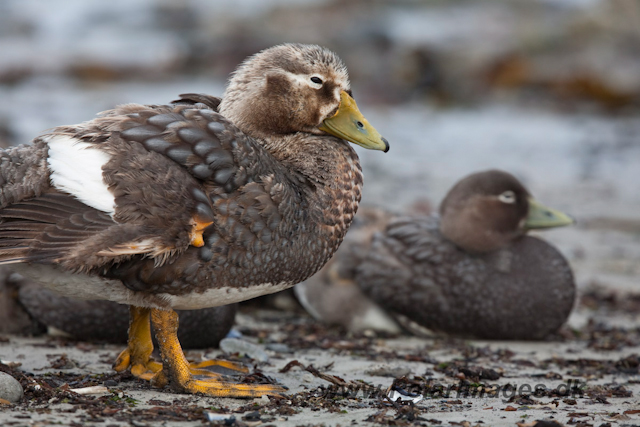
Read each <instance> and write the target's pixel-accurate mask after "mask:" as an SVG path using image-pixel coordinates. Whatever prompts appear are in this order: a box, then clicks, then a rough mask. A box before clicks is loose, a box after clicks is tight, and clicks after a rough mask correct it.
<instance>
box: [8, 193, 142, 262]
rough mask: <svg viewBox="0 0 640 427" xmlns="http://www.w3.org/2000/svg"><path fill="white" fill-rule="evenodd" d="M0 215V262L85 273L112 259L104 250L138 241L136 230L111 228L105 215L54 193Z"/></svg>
mask: <svg viewBox="0 0 640 427" xmlns="http://www.w3.org/2000/svg"><path fill="white" fill-rule="evenodd" d="M0 216H1V217H2V222H1V223H0V264H11V263H16V262H34V263H42V264H61V265H64V266H66V267H68V268H69V269H72V270H87V269H89V267H95V266H96V265H97V264H98V263H104V262H108V261H109V258H110V259H111V260H117V256H114V254H108V255H107V254H106V253H105V252H109V251H110V250H113V251H117V250H118V248H119V247H120V246H121V245H123V244H126V243H128V242H135V241H141V236H140V230H137V229H136V227H132V226H128V225H126V224H117V223H116V222H114V220H113V219H112V218H111V217H110V216H109V215H108V214H106V213H104V212H101V211H99V210H97V209H94V208H92V207H90V206H87V205H85V204H83V203H81V202H80V201H78V200H77V199H75V198H74V197H73V196H71V195H68V194H63V193H60V192H57V191H50V192H48V193H45V194H43V195H41V196H40V197H36V198H32V199H29V200H26V201H23V202H20V203H16V204H13V205H11V206H9V207H7V208H5V209H2V210H1V211H0ZM141 249H142V248H141Z"/></svg>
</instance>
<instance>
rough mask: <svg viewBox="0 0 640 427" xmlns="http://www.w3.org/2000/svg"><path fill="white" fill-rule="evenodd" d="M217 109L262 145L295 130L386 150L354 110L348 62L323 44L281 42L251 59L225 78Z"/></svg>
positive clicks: (279, 139)
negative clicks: (346, 63) (227, 82)
mask: <svg viewBox="0 0 640 427" xmlns="http://www.w3.org/2000/svg"><path fill="white" fill-rule="evenodd" d="M220 113H222V114H223V115H224V116H225V117H227V118H228V119H229V120H231V121H232V122H233V123H234V124H235V125H236V126H238V127H239V128H240V130H242V131H243V132H244V133H246V134H248V135H250V136H252V137H254V138H256V139H258V140H259V141H260V142H262V143H263V144H266V145H277V144H280V143H282V137H283V136H284V135H290V134H295V133H297V132H303V133H307V134H312V135H326V134H327V133H328V134H331V135H333V136H336V137H338V138H341V139H345V140H347V141H350V142H353V143H355V144H358V145H361V146H363V147H365V148H369V149H376V150H382V151H385V152H386V151H388V150H389V143H388V142H387V141H386V140H385V139H384V138H382V136H380V134H379V133H378V131H376V130H375V128H374V127H373V126H371V125H370V124H369V122H368V121H367V120H366V119H365V118H364V117H363V116H362V114H361V113H360V111H359V110H358V107H357V105H356V103H355V101H354V100H353V97H352V95H351V84H350V83H349V76H348V73H347V68H346V66H345V65H344V63H343V62H342V60H341V59H340V58H338V56H337V55H336V54H334V53H333V52H331V51H330V50H328V49H325V48H323V47H321V46H316V45H302V44H283V45H278V46H274V47H272V48H269V49H265V50H263V51H262V52H259V53H257V54H255V55H253V56H251V57H249V58H248V59H247V60H245V61H244V62H243V63H242V64H241V65H240V66H239V67H238V68H237V69H236V71H235V72H234V74H233V76H232V78H231V80H230V81H229V84H228V86H227V89H226V92H225V94H224V96H223V99H222V102H221V103H220ZM285 143H286V142H285Z"/></svg>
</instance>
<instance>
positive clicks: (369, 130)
mask: <svg viewBox="0 0 640 427" xmlns="http://www.w3.org/2000/svg"><path fill="white" fill-rule="evenodd" d="M318 127H319V129H320V130H323V131H325V132H327V133H330V134H331V135H333V136H337V137H338V138H342V139H346V140H347V141H349V142H353V143H354V144H358V145H359V146H361V147H364V148H368V149H370V150H381V151H384V152H385V153H386V152H387V151H389V142H388V141H387V140H386V139H384V138H383V137H382V136H381V135H380V134H379V133H378V131H377V130H376V129H375V128H374V127H373V126H371V125H370V124H369V122H368V121H367V119H365V118H364V116H363V115H362V113H361V112H360V110H358V106H357V105H356V101H354V99H353V98H352V97H351V96H349V94H348V93H347V92H345V91H342V93H340V106H339V107H338V111H337V112H336V114H334V115H333V116H332V117H330V118H328V119H325V121H324V122H322V124H321V125H320V126H318Z"/></svg>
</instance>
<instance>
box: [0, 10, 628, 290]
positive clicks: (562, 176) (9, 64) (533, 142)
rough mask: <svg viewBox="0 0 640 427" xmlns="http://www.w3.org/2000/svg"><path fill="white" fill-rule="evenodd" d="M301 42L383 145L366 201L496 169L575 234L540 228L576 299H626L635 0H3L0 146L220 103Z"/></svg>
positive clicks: (369, 165) (400, 203) (389, 200)
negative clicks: (583, 295) (595, 295)
mask: <svg viewBox="0 0 640 427" xmlns="http://www.w3.org/2000/svg"><path fill="white" fill-rule="evenodd" d="M282 42H302V43H316V44H320V45H324V46H327V47H329V48H331V49H332V50H334V51H336V52H337V53H338V54H339V55H340V56H341V57H342V58H343V60H344V61H345V62H346V63H347V66H348V68H349V71H350V75H351V80H352V85H353V91H354V95H355V97H356V99H357V100H358V105H359V106H360V109H361V110H362V111H363V113H364V115H365V116H366V117H367V118H368V119H369V121H370V122H371V123H372V124H373V125H374V126H375V127H376V128H377V129H378V130H379V131H380V132H381V133H382V134H383V135H384V136H385V137H386V138H387V139H388V140H389V141H390V143H391V150H390V152H389V153H387V154H386V155H383V154H381V153H379V152H368V151H364V150H359V154H360V156H361V159H362V162H363V167H364V171H365V191H364V198H363V204H364V205H369V206H380V207H384V208H386V209H389V210H391V211H395V212H402V211H403V210H405V209H407V208H408V207H410V206H411V205H414V204H416V203H418V204H420V205H421V206H423V207H424V206H431V207H437V205H438V203H439V201H440V200H441V199H442V197H443V195H444V194H445V192H446V191H447V190H448V189H449V188H450V187H451V186H452V185H453V184H454V183H455V182H456V181H457V180H458V179H460V178H462V177H463V176H464V175H467V174H469V173H471V172H474V171H478V170H482V169H488V168H501V169H504V170H506V171H509V172H511V173H513V174H515V175H516V176H518V177H519V178H520V179H521V180H522V181H523V182H524V183H525V185H526V186H528V188H529V189H530V190H531V192H532V193H533V194H534V195H535V196H536V198H538V199H539V200H540V201H541V202H543V203H545V204H547V205H549V206H552V207H555V208H558V209H561V210H564V211H566V212H568V213H570V214H572V215H573V216H575V217H576V218H577V219H578V225H577V226H575V227H572V228H567V229H563V230H553V231H550V232H548V233H545V234H544V238H546V239H547V240H549V241H551V242H553V243H554V244H555V245H556V246H558V247H559V248H560V250H561V251H562V252H563V253H564V254H565V255H566V256H567V258H568V259H569V260H570V261H571V263H572V264H573V266H574V268H575V270H576V275H577V281H578V285H579V287H580V288H581V289H582V290H583V291H584V290H586V289H592V288H593V287H597V286H600V287H604V288H606V289H616V290H620V291H634V290H635V291H636V292H638V290H639V289H640V283H638V282H640V3H639V2H638V1H637V0H519V1H517V0H513V1H509V2H504V1H501V0H441V1H435V0H434V1H419V0H370V1H365V0H350V1H348V2H347V1H338V0H215V1H214V0H157V1H154V0H136V1H130V0H110V1H107V2H97V1H86V0H64V1H56V2H52V1H45V0H39V1H38V0H3V1H2V2H0V99H1V100H2V102H1V103H0V143H1V144H3V145H4V146H7V145H13V144H21V143H27V142H29V141H30V140H31V139H32V138H33V137H35V136H37V135H38V134H40V133H41V132H43V131H44V130H46V129H47V128H50V127H53V126H56V125H63V124H73V123H77V122H80V121H84V120H89V119H91V118H92V117H94V115H95V114H96V113H97V112H99V111H102V110H106V109H109V108H111V107H113V106H114V105H116V104H122V103H127V102H137V103H167V102H169V101H171V100H174V99H176V97H177V95H178V94H180V93H185V92H206V93H210V94H214V95H221V94H222V92H223V90H224V84H225V80H226V78H227V76H228V74H229V73H230V72H231V71H232V70H233V69H234V68H235V67H236V65H237V64H238V63H239V62H241V61H242V60H243V59H244V58H245V57H246V56H248V55H251V54H253V53H255V52H257V51H259V50H261V49H263V48H266V47H269V46H272V45H275V44H278V43H282Z"/></svg>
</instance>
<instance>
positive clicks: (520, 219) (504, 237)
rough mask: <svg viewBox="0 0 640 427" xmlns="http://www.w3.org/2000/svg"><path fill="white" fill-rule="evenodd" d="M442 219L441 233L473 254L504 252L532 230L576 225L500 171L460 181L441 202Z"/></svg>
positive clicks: (510, 176)
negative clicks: (537, 199)
mask: <svg viewBox="0 0 640 427" xmlns="http://www.w3.org/2000/svg"><path fill="white" fill-rule="evenodd" d="M440 216H441V220H440V232H441V233H442V234H443V235H444V236H445V237H446V238H447V239H449V240H450V241H452V242H453V243H455V244H456V245H458V246H459V247H460V248H462V249H464V250H465V251H467V252H472V253H485V252H491V251H495V250H498V249H501V248H504V247H506V246H508V245H509V244H510V243H512V242H513V241H514V240H515V239H517V238H519V237H521V236H523V235H524V234H526V233H527V231H529V230H531V229H538V228H551V227H560V226H564V225H569V224H572V223H573V222H574V221H573V219H571V218H570V217H569V216H568V215H566V214H564V213H562V212H560V211H557V210H555V209H551V208H547V207H545V206H543V205H542V204H540V203H539V202H537V201H536V200H535V199H534V198H533V197H532V196H531V194H529V192H528V191H527V189H526V188H524V186H523V185H522V184H521V183H520V181H518V180H517V179H516V178H515V177H514V176H513V175H511V174H509V173H507V172H503V171H499V170H488V171H483V172H477V173H474V174H471V175H469V176H467V177H465V178H463V179H461V180H460V181H458V183H457V184H456V185H454V186H453V188H451V190H450V191H449V193H448V194H447V196H446V197H445V198H444V200H443V201H442V203H441V205H440Z"/></svg>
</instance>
